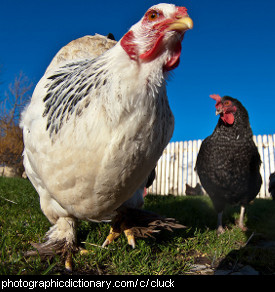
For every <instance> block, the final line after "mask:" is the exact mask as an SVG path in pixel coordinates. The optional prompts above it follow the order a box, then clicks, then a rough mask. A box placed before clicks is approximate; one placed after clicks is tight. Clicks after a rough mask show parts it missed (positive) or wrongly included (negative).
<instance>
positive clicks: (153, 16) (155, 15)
mask: <svg viewBox="0 0 275 292" xmlns="http://www.w3.org/2000/svg"><path fill="white" fill-rule="evenodd" d="M159 15H160V14H159V13H158V12H157V11H155V10H153V11H151V12H149V14H148V16H147V18H148V20H150V21H154V20H156V19H158V18H159Z"/></svg>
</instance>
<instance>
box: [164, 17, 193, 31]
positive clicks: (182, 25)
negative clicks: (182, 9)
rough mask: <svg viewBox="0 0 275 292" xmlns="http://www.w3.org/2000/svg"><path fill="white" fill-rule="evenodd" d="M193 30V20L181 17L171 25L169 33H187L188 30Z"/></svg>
mask: <svg viewBox="0 0 275 292" xmlns="http://www.w3.org/2000/svg"><path fill="white" fill-rule="evenodd" d="M192 28H193V20H192V19H191V18H190V17H189V16H187V17H181V18H178V19H177V20H176V21H174V22H173V23H172V24H170V25H169V27H168V29H167V30H168V31H172V30H176V31H186V30H188V29H192Z"/></svg>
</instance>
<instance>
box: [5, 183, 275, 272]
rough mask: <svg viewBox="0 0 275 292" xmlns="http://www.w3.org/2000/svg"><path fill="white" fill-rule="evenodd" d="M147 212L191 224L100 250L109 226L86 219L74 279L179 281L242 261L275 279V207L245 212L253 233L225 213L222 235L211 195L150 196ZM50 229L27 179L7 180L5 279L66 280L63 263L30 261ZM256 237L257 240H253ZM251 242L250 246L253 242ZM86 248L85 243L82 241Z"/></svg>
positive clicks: (267, 204)
mask: <svg viewBox="0 0 275 292" xmlns="http://www.w3.org/2000/svg"><path fill="white" fill-rule="evenodd" d="M145 209H147V210H151V211H154V212H157V213H159V214H161V215H165V216H167V217H173V218H176V219H177V220H178V221H179V222H180V223H182V224H184V225H186V226H187V228H186V229H181V230H175V231H174V232H173V233H171V232H168V231H164V232H161V233H160V234H158V235H157V236H156V238H155V239H152V238H146V239H138V240H137V243H136V249H134V250H133V249H131V247H130V246H128V245H127V242H126V239H125V237H124V236H121V237H120V238H118V240H117V241H116V242H115V243H113V244H112V245H110V246H109V247H108V249H103V248H101V247H100V246H101V244H102V243H103V242H104V240H105V238H106V236H107V235H108V232H109V228H110V225H109V224H107V223H100V224H96V223H90V222H84V221H81V222H80V223H79V226H78V231H77V236H78V241H79V243H80V245H81V246H82V247H84V248H86V249H88V250H89V251H90V253H89V254H88V255H85V256H81V255H80V254H76V255H75V256H74V271H73V273H75V274H113V275H114V274H116V275H127V274H131V275H175V274H188V272H189V270H190V267H191V265H192V264H194V263H203V264H208V265H209V266H210V265H211V266H214V267H218V266H219V267H224V266H232V265H234V264H236V263H242V264H244V265H246V264H248V265H251V266H253V268H255V269H256V270H258V271H260V272H261V273H262V274H274V273H275V248H274V245H273V246H272V245H271V247H270V246H268V245H266V244H263V243H268V242H273V241H275V228H274V226H275V202H274V201H271V200H263V199H262V200H260V199H256V200H255V201H254V202H253V204H251V205H249V207H248V208H247V213H246V217H245V220H246V225H247V227H248V231H247V232H243V231H241V230H240V229H239V228H237V227H236V226H235V224H234V223H235V220H236V219H237V218H238V215H239V208H238V207H236V208H235V207H228V208H227V209H226V210H225V214H224V223H225V225H226V226H227V230H226V232H225V233H224V234H222V235H220V236H219V237H218V236H217V235H216V231H215V228H216V214H215V211H214V209H213V207H212V203H211V201H210V200H209V198H208V197H206V196H204V197H174V196H153V195H151V196H150V195H148V196H147V197H146V201H145ZM49 227H50V224H49V222H48V220H47V219H46V217H45V216H44V215H43V213H42V212H41V210H40V207H39V198H38V195H37V194H36V192H35V190H34V189H33V187H32V185H31V184H30V182H29V181H28V180H24V179H9V178H0V275H11V274H19V275H26V274H64V273H66V272H65V271H64V267H63V264H62V262H61V261H60V258H59V257H58V256H55V257H54V258H53V259H51V260H48V261H42V260H41V259H40V257H39V256H37V257H31V258H26V257H24V252H26V251H27V250H30V249H32V247H31V245H30V242H38V241H41V240H42V239H43V236H44V235H45V233H46V231H47V230H48V229H49ZM251 235H253V236H252V238H251ZM249 237H250V240H249V243H248V244H246V242H247V240H248V239H249ZM83 242H85V243H83Z"/></svg>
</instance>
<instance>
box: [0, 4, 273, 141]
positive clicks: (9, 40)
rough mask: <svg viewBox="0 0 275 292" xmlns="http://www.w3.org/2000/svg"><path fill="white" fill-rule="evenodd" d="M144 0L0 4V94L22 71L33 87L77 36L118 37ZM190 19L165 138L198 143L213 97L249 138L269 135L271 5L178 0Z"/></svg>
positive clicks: (208, 125)
mask: <svg viewBox="0 0 275 292" xmlns="http://www.w3.org/2000/svg"><path fill="white" fill-rule="evenodd" d="M159 2H164V1H151V0H146V1H145V0H132V1H131V2H129V1H121V0H116V1H113V0H112V1H109V0H105V1H93V0H78V1H75V0H74V1H73V0H39V1H37V0H24V1H22V0H1V6H0V7H1V17H0V64H1V65H2V67H1V73H0V81H1V82H2V84H1V85H0V96H1V97H2V96H3V92H4V91H6V90H7V88H8V85H9V84H10V83H12V82H13V80H14V78H15V76H18V74H19V72H20V71H22V72H24V73H25V75H27V76H28V78H29V79H30V80H31V81H32V82H33V83H34V84H36V83H37V82H38V81H39V79H40V78H41V77H42V76H43V74H44V71H45V69H46V67H47V65H48V64H49V63H50V61H51V59H52V58H53V57H54V55H55V54H56V52H57V51H58V50H59V49H60V48H61V47H62V46H64V45H66V44H67V43H68V42H70V41H71V40H73V39H76V38H78V37H82V36H84V35H93V34H95V33H100V34H103V35H107V34H108V33H109V32H112V33H113V34H114V35H115V38H116V39H117V40H118V39H120V38H121V37H122V36H123V35H124V34H125V33H126V32H127V31H128V29H129V28H130V27H131V25H133V24H134V23H136V22H137V21H139V19H140V18H141V17H142V16H143V14H144V13H145V12H146V10H147V9H148V8H149V7H150V6H152V5H154V4H158V3H159ZM168 3H174V4H176V5H178V6H185V7H186V8H187V9H188V12H189V15H190V17H191V18H192V19H193V21H194V29H193V30H192V31H188V32H187V33H186V35H185V38H184V40H183V44H182V55H181V62H180V65H179V67H178V68H177V69H175V70H174V71H173V74H172V77H171V78H170V80H169V81H168V86H167V90H168V97H169V102H170V106H171V108H172V110H173V113H174V116H175V130H174V135H173V137H172V141H184V140H195V139H203V138H205V137H206V136H208V135H210V134H211V133H212V132H213V129H214V127H215V125H216V123H217V119H218V117H216V116H215V107H214V105H215V102H214V101H213V100H212V99H210V98H209V95H210V94H212V93H217V94H220V95H221V96H223V95H230V96H232V97H234V98H237V99H239V100H240V101H241V102H242V103H243V104H244V106H245V107H246V108H247V110H248V112H249V116H250V122H251V126H252V130H253V132H254V134H255V135H258V134H273V133H275V115H274V108H275V107H274V105H275V94H274V92H275V1H274V0H261V1H258V0H257V1H256V0H222V1H221V0H182V1H173V2H168Z"/></svg>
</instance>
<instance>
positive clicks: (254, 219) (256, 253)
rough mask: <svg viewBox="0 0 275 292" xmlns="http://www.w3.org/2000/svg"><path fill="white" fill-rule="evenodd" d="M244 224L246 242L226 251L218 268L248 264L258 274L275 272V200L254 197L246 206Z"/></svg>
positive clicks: (233, 267)
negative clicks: (238, 247)
mask: <svg viewBox="0 0 275 292" xmlns="http://www.w3.org/2000/svg"><path fill="white" fill-rule="evenodd" d="M245 224H246V227H247V231H246V232H245V233H246V237H247V243H246V244H245V245H244V246H243V247H241V248H240V249H236V250H232V251H231V252H230V253H228V254H227V256H226V257H225V258H224V259H223V260H222V261H221V262H220V264H219V266H218V269H226V270H232V272H234V270H236V269H237V268H238V267H239V266H244V265H249V266H251V267H253V268H254V269H255V270H256V271H258V272H259V274H264V275H269V274H275V228H274V226H275V201H272V200H270V199H255V200H254V201H253V202H252V203H251V204H249V205H248V206H247V207H246V220H245Z"/></svg>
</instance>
